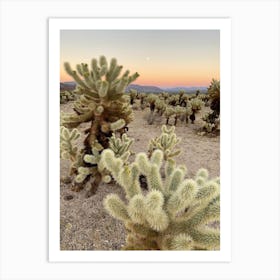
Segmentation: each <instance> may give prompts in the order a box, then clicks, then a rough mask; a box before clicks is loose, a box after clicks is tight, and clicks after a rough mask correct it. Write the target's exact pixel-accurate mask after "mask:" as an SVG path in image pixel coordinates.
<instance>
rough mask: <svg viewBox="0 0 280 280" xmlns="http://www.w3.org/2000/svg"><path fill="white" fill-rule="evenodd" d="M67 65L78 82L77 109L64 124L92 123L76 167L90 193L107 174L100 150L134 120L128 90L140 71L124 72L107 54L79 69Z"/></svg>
mask: <svg viewBox="0 0 280 280" xmlns="http://www.w3.org/2000/svg"><path fill="white" fill-rule="evenodd" d="M64 67H65V70H66V72H67V73H68V75H70V76H71V77H72V78H73V79H74V81H75V82H76V84H77V87H76V90H75V95H76V96H77V99H76V100H75V102H74V105H73V111H74V112H73V113H71V114H64V115H62V118H61V124H62V126H64V127H66V128H69V129H72V128H76V127H78V126H79V125H80V124H83V123H88V124H89V127H88V128H87V129H86V130H85V138H84V141H83V144H84V146H83V148H82V150H81V156H82V161H81V162H80V163H81V164H80V166H77V167H76V170H73V172H74V173H75V174H76V178H75V184H77V186H78V188H77V189H80V188H83V187H84V185H85V184H86V183H87V185H90V187H89V190H90V192H91V193H94V192H95V190H96V188H97V187H98V185H99V184H100V182H101V181H102V178H103V177H104V176H103V175H102V174H101V173H100V168H98V165H99V160H100V154H101V152H102V151H103V150H104V149H106V148H108V147H109V142H110V138H111V137H112V136H113V133H115V134H116V133H121V134H123V133H124V132H125V127H126V126H127V125H128V124H129V123H130V122H131V120H132V119H133V115H132V109H131V106H130V98H129V96H127V95H126V94H125V89H126V87H127V86H128V85H129V84H130V83H132V82H133V81H135V80H136V79H137V77H138V76H139V74H138V73H134V74H132V75H130V73H129V71H128V70H127V71H125V72H124V73H123V74H121V72H122V68H123V66H121V65H118V63H117V60H116V59H115V58H113V59H111V61H110V63H108V61H107V59H106V58H105V56H101V57H100V59H99V60H97V59H92V61H91V64H90V66H89V65H88V64H85V63H82V64H78V65H77V66H76V70H73V69H72V68H71V66H70V64H69V63H67V62H66V63H65V64H64Z"/></svg>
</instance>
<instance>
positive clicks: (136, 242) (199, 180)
mask: <svg viewBox="0 0 280 280" xmlns="http://www.w3.org/2000/svg"><path fill="white" fill-rule="evenodd" d="M101 157H102V162H103V164H104V166H105V168H106V169H107V170H109V171H110V172H111V174H112V176H113V177H114V179H115V180H116V181H117V182H118V183H119V185H120V186H121V187H122V188H123V189H124V191H125V194H126V201H123V200H122V199H121V198H120V197H119V196H117V195H115V194H110V195H108V196H107V197H106V198H105V200H104V206H105V208H106V210H107V211H108V212H109V213H110V214H111V215H112V216H113V217H115V218H116V219H119V220H121V221H123V223H124V225H125V227H126V230H127V237H126V244H125V246H124V247H123V249H125V250H218V249H219V245H220V232H219V229H217V228H213V227H211V226H210V225H211V223H212V222H214V221H219V217H220V196H219V181H218V180H209V179H208V172H207V171H206V170H205V169H201V170H199V171H198V173H197V175H196V177H195V178H194V179H185V176H186V168H185V167H183V166H178V167H177V166H176V164H175V162H174V161H173V160H168V161H167V162H166V165H165V178H166V179H165V180H163V178H162V176H161V172H160V169H161V167H162V163H163V157H164V154H163V152H162V151H161V150H155V151H154V152H153V153H152V155H151V158H150V159H148V157H147V155H146V154H144V153H139V154H137V156H136V159H135V161H134V162H133V163H132V164H130V165H125V164H124V162H123V161H122V160H121V159H120V158H116V157H115V155H114V153H113V151H111V150H109V149H107V150H104V151H103V153H102V156H101ZM140 175H144V176H145V177H146V178H147V183H148V191H147V192H146V191H145V192H142V190H141V188H140V184H139V176H140Z"/></svg>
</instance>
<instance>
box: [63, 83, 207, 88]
mask: <svg viewBox="0 0 280 280" xmlns="http://www.w3.org/2000/svg"><path fill="white" fill-rule="evenodd" d="M60 83H76V82H75V81H60ZM130 85H137V86H150V87H159V88H165V89H170V88H176V87H208V86H209V84H207V85H174V86H164V85H162V86H161V85H152V84H140V83H137V84H130ZM128 86H129V85H128Z"/></svg>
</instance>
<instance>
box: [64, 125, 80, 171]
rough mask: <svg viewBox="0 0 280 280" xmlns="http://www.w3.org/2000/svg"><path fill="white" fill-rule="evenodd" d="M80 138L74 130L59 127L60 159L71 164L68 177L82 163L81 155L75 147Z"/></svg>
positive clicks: (76, 130) (78, 133)
mask: <svg viewBox="0 0 280 280" xmlns="http://www.w3.org/2000/svg"><path fill="white" fill-rule="evenodd" d="M80 136H81V134H80V132H79V131H78V129H76V128H74V129H72V130H69V129H68V128H66V127H63V126H61V127H60V157H61V158H63V159H67V160H69V161H70V162H71V166H70V172H69V175H70V176H71V175H73V174H74V172H75V170H76V169H77V167H78V166H79V165H80V164H81V162H82V155H81V154H80V153H79V151H78V147H77V140H78V139H79V138H80Z"/></svg>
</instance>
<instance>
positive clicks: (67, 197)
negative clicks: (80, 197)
mask: <svg viewBox="0 0 280 280" xmlns="http://www.w3.org/2000/svg"><path fill="white" fill-rule="evenodd" d="M73 198H74V196H73V195H71V194H68V195H65V196H64V200H66V201H68V200H72V199H73Z"/></svg>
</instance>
